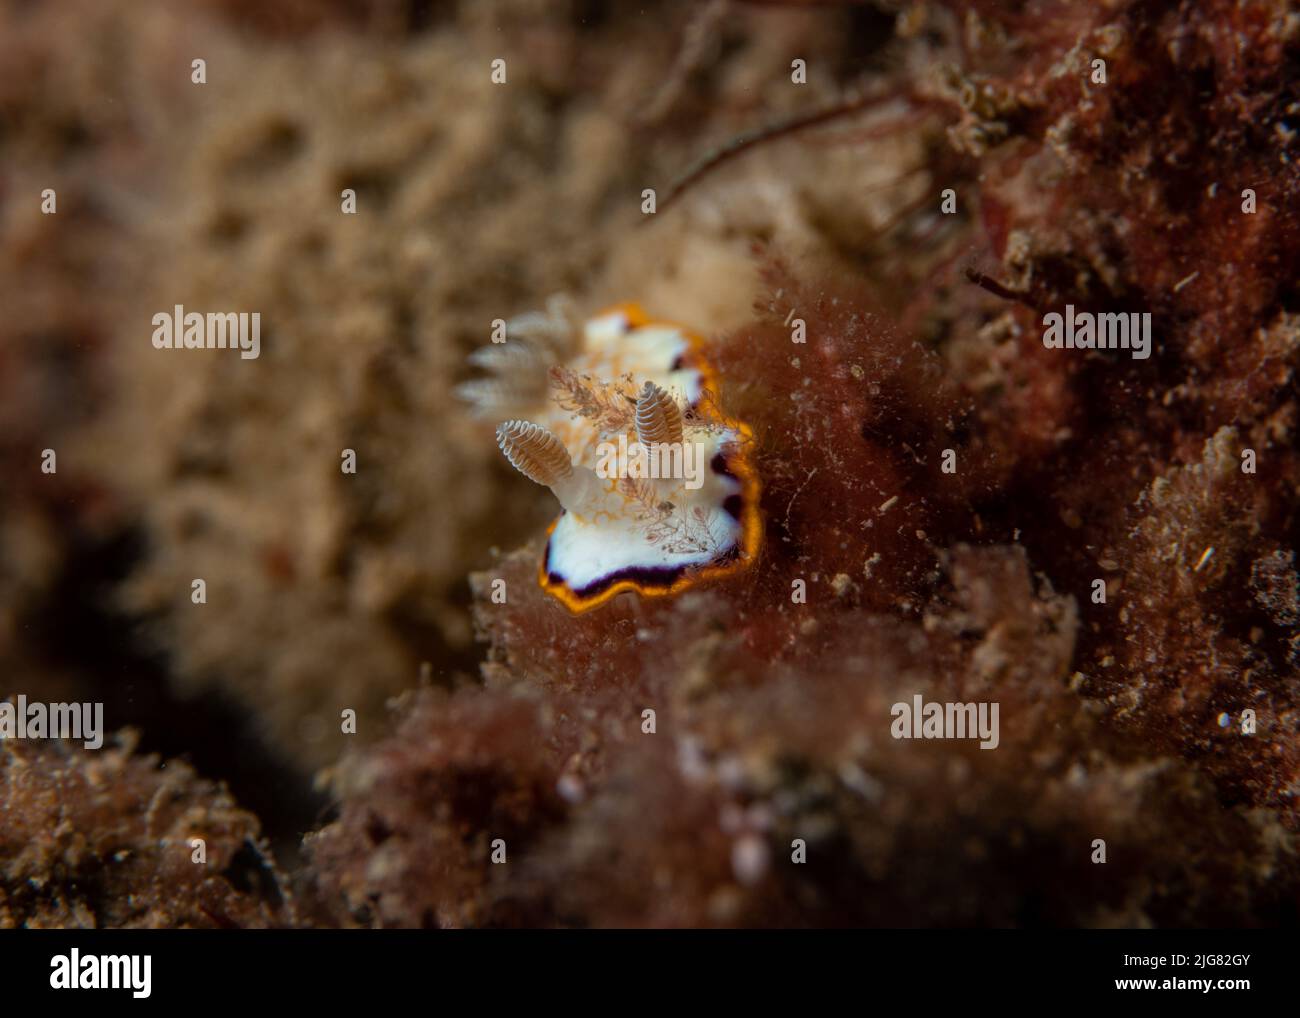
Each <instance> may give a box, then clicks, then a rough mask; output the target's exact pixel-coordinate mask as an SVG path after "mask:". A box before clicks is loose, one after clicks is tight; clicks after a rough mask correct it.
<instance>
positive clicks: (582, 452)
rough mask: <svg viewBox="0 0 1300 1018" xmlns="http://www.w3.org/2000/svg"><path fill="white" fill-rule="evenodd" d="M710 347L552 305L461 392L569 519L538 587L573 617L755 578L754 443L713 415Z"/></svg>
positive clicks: (613, 314) (556, 528)
mask: <svg viewBox="0 0 1300 1018" xmlns="http://www.w3.org/2000/svg"><path fill="white" fill-rule="evenodd" d="M702 345H703V344H702V343H701V342H700V340H699V339H698V338H696V337H695V336H693V335H691V334H690V333H688V332H686V331H685V330H684V329H682V328H680V327H678V326H676V325H671V324H668V323H661V322H654V321H651V320H650V319H649V318H647V317H646V316H645V314H644V313H643V312H642V311H641V310H640V308H639V307H637V306H636V305H633V304H626V305H620V306H619V307H616V308H613V309H611V310H609V311H606V312H603V313H601V314H599V315H597V316H596V317H594V318H592V319H590V320H588V321H587V322H585V323H584V324H582V325H581V326H577V325H575V324H573V322H572V319H571V317H570V316H569V315H568V314H567V309H566V308H565V307H564V306H562V305H560V304H556V303H553V304H552V306H551V308H550V310H549V313H548V314H545V315H539V314H534V315H526V316H523V317H521V318H517V319H515V320H514V321H513V322H511V323H507V328H506V341H505V343H502V344H498V345H495V346H492V347H488V348H485V349H484V350H483V351H480V353H478V354H476V355H475V356H474V357H473V358H471V360H472V361H473V362H474V363H476V364H478V365H479V366H481V367H485V368H488V369H489V370H491V371H492V372H493V375H492V377H489V378H483V379H478V380H475V381H472V382H469V383H466V384H465V385H464V386H462V387H461V389H460V392H461V395H462V396H463V397H465V398H467V399H469V400H470V401H471V402H472V403H473V404H475V407H476V410H477V412H478V414H479V415H480V416H483V417H496V418H497V419H498V420H501V419H502V418H503V417H513V418H514V419H508V420H505V421H504V423H502V424H501V425H500V426H499V427H498V428H497V443H498V445H499V446H500V447H501V451H502V452H503V453H504V454H505V456H506V458H507V459H508V460H509V461H510V462H511V464H513V465H514V466H515V467H516V469H518V470H519V471H520V472H521V473H523V474H524V475H526V476H527V477H529V478H530V479H532V480H533V481H536V482H537V483H538V484H543V485H546V486H548V487H549V488H550V489H551V490H552V492H554V494H555V496H556V498H557V499H558V500H559V502H560V506H561V508H562V512H561V514H560V517H559V519H557V520H556V521H555V523H554V524H553V525H552V527H551V530H550V538H549V540H548V542H547V546H546V553H545V555H544V557H543V561H542V564H541V568H540V570H539V575H538V582H539V583H540V584H541V586H542V588H543V589H544V590H546V591H547V592H548V593H550V594H551V595H553V596H554V597H556V598H557V599H558V600H560V601H561V602H562V603H563V604H565V605H566V606H567V607H568V608H569V609H570V610H572V611H575V612H578V611H585V610H587V609H589V608H594V607H596V606H597V605H599V604H603V603H604V602H605V601H607V600H609V599H610V598H611V597H613V596H614V595H615V594H617V593H619V592H620V591H624V590H634V591H637V592H638V593H641V594H643V595H647V596H656V595H664V594H673V593H677V592H679V591H681V590H684V589H685V588H686V587H688V586H691V585H694V584H696V583H698V582H700V581H701V580H704V579H706V578H712V577H716V576H719V575H722V574H723V573H727V572H730V571H733V570H735V569H739V568H743V567H744V566H746V565H748V564H749V563H750V562H752V561H753V559H754V558H755V556H756V555H757V553H758V548H759V544H760V542H761V529H760V523H759V515H758V495H759V484H758V479H757V476H756V475H755V474H754V471H753V470H752V468H751V466H750V464H749V460H748V453H749V444H750V434H749V430H748V428H746V427H745V425H744V424H742V423H740V422H738V421H734V420H731V419H729V418H726V417H724V416H723V415H722V414H721V412H720V411H719V410H718V409H717V407H716V405H715V403H714V391H715V390H714V389H713V384H712V383H713V376H712V371H711V369H710V367H709V365H708V363H707V361H706V360H705V358H704V356H703V353H702Z"/></svg>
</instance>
